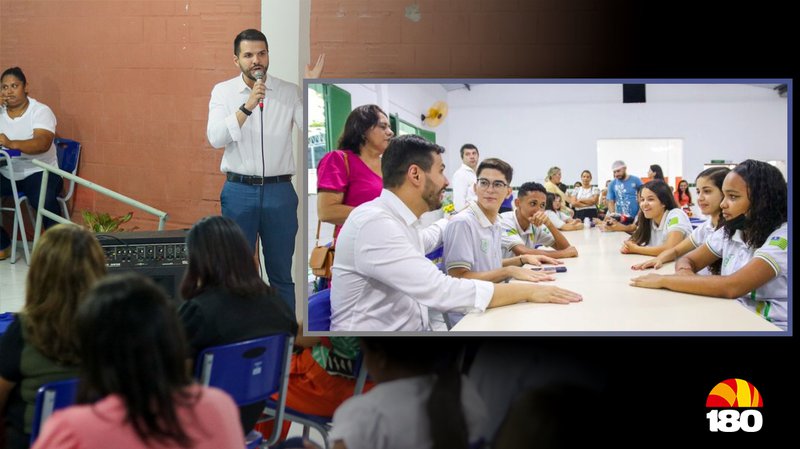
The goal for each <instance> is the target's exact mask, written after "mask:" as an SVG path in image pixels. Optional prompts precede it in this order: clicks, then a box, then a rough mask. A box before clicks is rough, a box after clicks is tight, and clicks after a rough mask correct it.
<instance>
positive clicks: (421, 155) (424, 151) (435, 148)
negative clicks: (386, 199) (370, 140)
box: [381, 134, 444, 189]
mask: <svg viewBox="0 0 800 449" xmlns="http://www.w3.org/2000/svg"><path fill="white" fill-rule="evenodd" d="M442 153H444V148H443V147H441V146H439V145H436V144H435V143H433V142H430V141H428V140H426V139H424V138H422V137H420V136H416V135H413V134H406V135H404V136H399V137H395V138H394V139H392V141H391V142H389V146H388V147H387V148H386V152H384V153H383V157H382V158H381V172H382V173H383V187H384V188H387V189H390V188H393V187H400V186H401V185H402V184H403V180H404V179H405V178H406V173H407V172H408V168H409V167H411V166H412V165H416V166H418V167H419V168H421V169H422V170H423V171H424V172H430V170H431V167H432V166H433V155H434V154H442Z"/></svg>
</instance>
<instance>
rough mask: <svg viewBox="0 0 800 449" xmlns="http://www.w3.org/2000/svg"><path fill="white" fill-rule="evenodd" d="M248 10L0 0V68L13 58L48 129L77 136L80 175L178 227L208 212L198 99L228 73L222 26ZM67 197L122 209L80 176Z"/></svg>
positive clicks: (242, 21) (208, 172) (202, 1)
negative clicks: (49, 122)
mask: <svg viewBox="0 0 800 449" xmlns="http://www.w3.org/2000/svg"><path fill="white" fill-rule="evenodd" d="M260 10H261V1H260V0H236V1H219V0H195V1H192V2H186V1H173V0H143V1H109V2H99V1H87V0H58V1H40V0H36V1H34V0H0V29H1V30H2V39H0V67H2V68H3V69H4V68H6V67H10V66H19V67H21V68H22V69H23V70H24V71H25V74H26V76H27V77H28V80H29V82H30V90H29V92H30V96H31V97H33V98H36V99H37V100H39V101H41V102H43V103H45V104H47V105H48V106H50V107H51V108H52V109H53V112H54V113H55V115H56V118H57V120H58V126H57V135H58V136H61V137H66V138H70V139H75V140H78V141H80V142H81V143H82V145H83V152H82V154H81V164H80V168H79V175H80V176H81V177H84V178H86V179H88V180H91V181H93V182H96V183H98V184H101V185H103V186H105V187H108V188H110V189H113V190H116V191H118V192H120V193H122V194H124V195H128V196H131V197H133V198H135V199H137V200H139V201H142V202H145V203H147V204H150V205H151V206H153V207H156V208H158V209H162V210H164V211H166V212H168V213H169V220H168V222H167V224H168V227H169V228H180V227H187V226H189V225H191V224H192V223H194V222H195V221H196V220H197V219H198V218H200V217H202V216H204V215H209V214H217V213H219V192H220V189H221V187H222V184H223V182H224V178H223V176H222V174H221V173H220V172H219V162H220V159H221V157H222V152H221V151H218V150H213V149H211V148H210V146H209V145H208V143H207V140H206V136H205V129H206V121H207V117H208V99H209V95H210V92H211V88H212V87H213V86H214V84H216V83H217V82H219V81H222V80H225V79H228V78H231V77H233V76H235V75H236V74H237V73H238V69H237V68H236V67H235V66H234V64H233V58H232V54H233V48H232V42H233V37H234V36H235V34H236V33H237V32H238V31H241V30H243V29H245V28H259V26H260V23H261V15H260ZM75 199H76V206H75V211H76V213H77V212H78V211H80V210H83V209H93V210H97V211H100V212H110V213H112V214H124V213H125V212H127V211H129V210H132V208H131V207H129V206H125V205H121V204H120V203H117V202H114V201H112V200H110V199H107V198H105V197H100V196H96V195H95V194H94V192H91V191H88V190H86V189H83V188H81V187H78V190H77V193H76V197H75ZM78 216H79V214H78ZM134 216H135V218H134V220H133V222H132V223H131V226H129V227H132V226H139V228H140V229H155V219H154V218H151V217H150V216H148V215H147V214H145V213H144V212H135V214H134ZM75 219H76V220H77V221H79V222H80V221H81V219H80V218H78V217H76V218H75Z"/></svg>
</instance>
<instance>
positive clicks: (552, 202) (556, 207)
mask: <svg viewBox="0 0 800 449" xmlns="http://www.w3.org/2000/svg"><path fill="white" fill-rule="evenodd" d="M545 209H546V211H545V213H546V214H547V217H548V218H550V221H551V222H552V223H553V225H554V226H555V227H556V228H558V229H559V230H560V231H575V230H578V229H583V223H582V222H581V221H580V220H578V219H577V218H570V217H569V215H567V214H565V213H564V212H561V210H562V208H561V197H560V196H556V195H554V194H552V193H550V192H548V193H547V205H546V206H545Z"/></svg>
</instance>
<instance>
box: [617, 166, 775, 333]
mask: <svg viewBox="0 0 800 449" xmlns="http://www.w3.org/2000/svg"><path fill="white" fill-rule="evenodd" d="M722 192H723V194H724V199H723V200H722V203H721V204H720V207H721V208H722V216H723V218H724V219H725V224H724V225H723V227H722V228H720V229H718V230H717V231H715V232H714V234H713V235H712V236H711V237H710V238H709V239H708V240H707V241H706V243H705V245H701V246H699V247H698V248H696V249H694V250H693V251H691V252H690V253H688V254H687V255H685V256H684V257H681V258H680V259H678V261H677V262H676V263H675V274H674V275H658V274H648V275H645V276H639V277H637V278H634V279H631V285H633V286H635V287H645V288H666V289H669V290H674V291H679V292H685V293H693V294H698V295H706V296H715V297H721V298H728V299H736V300H738V301H739V302H740V303H741V304H742V305H744V306H745V307H747V308H748V309H750V310H753V311H754V312H756V313H758V314H759V315H761V316H763V317H764V318H765V319H766V320H768V321H770V322H771V323H773V324H775V325H776V326H778V327H779V328H781V329H783V330H786V328H787V324H788V305H789V300H788V283H789V261H788V259H789V237H788V233H789V228H788V223H787V219H788V212H787V209H788V189H787V186H786V180H785V179H784V177H783V174H782V173H781V172H780V170H778V169H777V168H775V167H773V166H772V165H770V164H768V163H766V162H761V161H755V160H752V159H748V160H746V161H744V162H742V163H741V164H739V165H737V166H736V167H735V168H734V169H733V170H732V171H731V172H730V173H728V174H727V176H725V181H724V182H723V183H722ZM717 260H722V268H721V272H720V275H719V276H702V277H700V276H695V274H696V273H697V272H698V271H700V270H701V269H703V268H705V267H707V266H709V265H711V264H712V263H714V262H716V261H717Z"/></svg>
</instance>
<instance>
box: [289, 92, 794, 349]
mask: <svg viewBox="0 0 800 449" xmlns="http://www.w3.org/2000/svg"><path fill="white" fill-rule="evenodd" d="M442 81H447V82H446V83H445V82H442ZM747 81H751V82H747ZM791 87H792V85H791V80H745V81H743V80H714V81H708V80H702V81H698V80H605V79H603V80H514V81H513V82H509V80H418V81H410V80H402V81H398V82H389V81H386V80H307V81H306V85H305V94H306V98H307V108H306V111H307V117H306V122H305V123H306V126H307V136H306V137H307V153H306V155H307V159H306V167H307V170H308V185H307V200H306V204H307V217H308V222H307V227H306V229H307V251H308V261H309V268H308V279H307V281H308V282H307V286H308V295H307V296H308V298H309V299H308V303H307V307H306V309H307V310H306V313H305V322H304V330H305V331H306V332H308V333H309V334H311V335H314V334H319V335H323V334H329V333H330V334H337V333H343V334H350V333H352V334H357V335H371V334H376V335H380V334H384V333H387V332H390V333H397V332H402V333H404V334H418V335H419V334H423V335H431V333H432V332H433V333H441V334H448V333H459V334H475V335H511V334H528V333H531V334H558V335H564V334H566V335H594V334H597V335H640V334H670V335H671V334H687V335H694V334H698V335H715V334H719V335H751V334H752V335H786V334H791V323H790V320H789V317H790V316H791V305H790V300H789V298H790V297H791V294H790V292H789V271H790V268H789V250H788V244H789V243H788V242H789V238H790V235H789V234H790V232H789V229H790V227H789V225H788V192H789V189H788V184H787V179H791V177H790V176H789V173H788V170H789V167H790V164H789V162H790V160H789V151H788V142H789V138H790V135H791V126H790V122H789V110H790V101H791V90H792V89H791Z"/></svg>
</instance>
